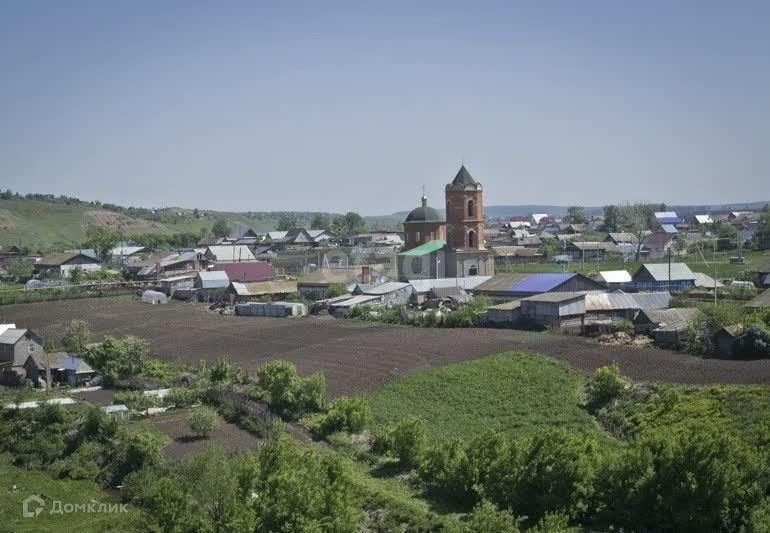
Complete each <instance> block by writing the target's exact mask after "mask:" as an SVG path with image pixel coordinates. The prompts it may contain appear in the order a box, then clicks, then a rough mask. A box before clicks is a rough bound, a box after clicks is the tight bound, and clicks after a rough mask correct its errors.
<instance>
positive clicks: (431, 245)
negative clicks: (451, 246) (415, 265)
mask: <svg viewBox="0 0 770 533" xmlns="http://www.w3.org/2000/svg"><path fill="white" fill-rule="evenodd" d="M444 246H446V241H443V240H441V239H436V240H433V241H429V242H426V243H425V244H421V245H420V246H418V247H417V248H412V249H411V250H407V251H406V252H401V253H400V254H398V255H403V256H419V255H428V254H431V253H433V252H436V251H438V250H441V249H442V248H443V247H444Z"/></svg>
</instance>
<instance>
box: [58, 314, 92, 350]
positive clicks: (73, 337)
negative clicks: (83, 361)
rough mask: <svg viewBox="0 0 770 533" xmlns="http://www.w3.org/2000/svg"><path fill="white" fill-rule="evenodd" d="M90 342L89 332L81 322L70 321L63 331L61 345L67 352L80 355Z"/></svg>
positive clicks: (86, 326)
mask: <svg viewBox="0 0 770 533" xmlns="http://www.w3.org/2000/svg"><path fill="white" fill-rule="evenodd" d="M89 342H91V330H90V329H89V328H88V324H86V322H85V321H83V320H71V321H70V323H69V325H68V326H67V329H66V330H64V337H62V340H61V345H62V348H64V349H65V350H66V351H67V352H69V353H73V354H76V355H82V354H84V353H85V352H86V348H87V347H88V343H89Z"/></svg>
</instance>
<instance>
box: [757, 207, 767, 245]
mask: <svg viewBox="0 0 770 533" xmlns="http://www.w3.org/2000/svg"><path fill="white" fill-rule="evenodd" d="M755 238H756V240H757V247H758V248H759V249H760V250H770V211H768V210H767V209H765V210H764V211H763V212H762V216H760V218H759V227H758V228H757V233H756V237H755Z"/></svg>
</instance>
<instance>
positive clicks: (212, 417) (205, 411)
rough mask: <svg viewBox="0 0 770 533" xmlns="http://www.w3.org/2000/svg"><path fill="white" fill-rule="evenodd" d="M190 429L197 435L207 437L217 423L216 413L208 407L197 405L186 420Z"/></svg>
mask: <svg viewBox="0 0 770 533" xmlns="http://www.w3.org/2000/svg"><path fill="white" fill-rule="evenodd" d="M187 423H188V426H189V427H190V430H191V431H192V432H193V433H195V435H197V436H198V437H208V436H209V435H210V434H211V432H212V431H214V430H215V429H216V428H217V426H218V425H219V418H218V417H217V414H216V413H215V412H214V411H213V410H212V409H209V408H208V407H198V408H197V409H195V410H194V411H193V412H192V414H191V415H190V418H189V420H188V421H187Z"/></svg>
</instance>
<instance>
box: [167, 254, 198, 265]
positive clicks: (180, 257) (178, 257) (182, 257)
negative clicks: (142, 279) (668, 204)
mask: <svg viewBox="0 0 770 533" xmlns="http://www.w3.org/2000/svg"><path fill="white" fill-rule="evenodd" d="M197 258H198V252H196V251H194V250H191V251H189V252H174V253H172V254H170V255H167V256H166V257H164V258H163V259H162V260H161V261H160V266H162V267H167V266H171V265H175V264H177V263H185V262H187V261H195V260H196V259H197Z"/></svg>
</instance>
